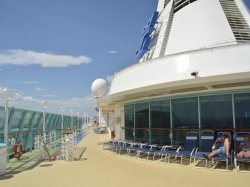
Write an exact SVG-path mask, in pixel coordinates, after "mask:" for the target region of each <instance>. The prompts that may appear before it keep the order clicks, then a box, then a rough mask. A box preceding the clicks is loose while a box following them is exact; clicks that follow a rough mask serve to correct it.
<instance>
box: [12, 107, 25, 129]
mask: <svg viewBox="0 0 250 187" xmlns="http://www.w3.org/2000/svg"><path fill="white" fill-rule="evenodd" d="M23 113H24V112H23V111H16V110H15V111H14V114H13V116H12V120H11V121H10V123H11V128H12V129H15V128H19V125H20V123H21V120H22V117H23Z"/></svg>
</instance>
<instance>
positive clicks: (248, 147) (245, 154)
mask: <svg viewBox="0 0 250 187" xmlns="http://www.w3.org/2000/svg"><path fill="white" fill-rule="evenodd" d="M239 150H240V152H239V153H238V154H237V156H238V157H239V158H250V135H249V134H246V135H245V136H244V141H243V142H241V143H240V145H239Z"/></svg>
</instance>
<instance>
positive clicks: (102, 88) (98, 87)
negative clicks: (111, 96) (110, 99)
mask: <svg viewBox="0 0 250 187" xmlns="http://www.w3.org/2000/svg"><path fill="white" fill-rule="evenodd" d="M91 91H92V93H93V95H94V96H95V97H103V96H105V95H106V94H107V92H108V83H107V81H105V80H104V79H96V80H95V81H94V82H93V83H92V86H91Z"/></svg>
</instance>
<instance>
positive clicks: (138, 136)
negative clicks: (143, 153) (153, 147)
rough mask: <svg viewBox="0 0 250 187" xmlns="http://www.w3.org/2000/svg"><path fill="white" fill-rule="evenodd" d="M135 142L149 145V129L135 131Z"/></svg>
mask: <svg viewBox="0 0 250 187" xmlns="http://www.w3.org/2000/svg"><path fill="white" fill-rule="evenodd" d="M135 141H136V142H141V143H149V129H135Z"/></svg>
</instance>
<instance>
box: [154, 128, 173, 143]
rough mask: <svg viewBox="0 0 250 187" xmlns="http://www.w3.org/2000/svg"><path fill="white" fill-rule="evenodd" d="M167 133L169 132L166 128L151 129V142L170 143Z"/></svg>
mask: <svg viewBox="0 0 250 187" xmlns="http://www.w3.org/2000/svg"><path fill="white" fill-rule="evenodd" d="M169 134H170V133H169V131H167V130H151V143H152V144H160V145H171V140H170V138H169Z"/></svg>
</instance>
